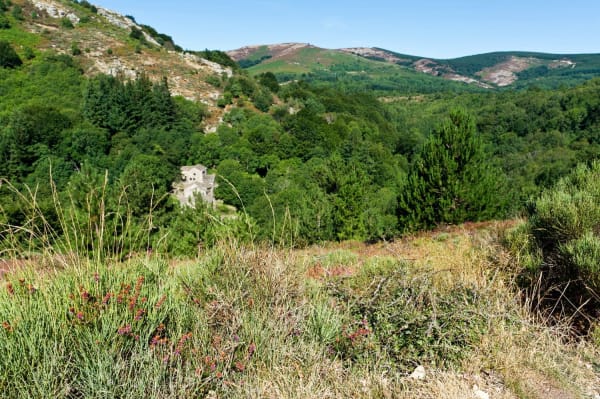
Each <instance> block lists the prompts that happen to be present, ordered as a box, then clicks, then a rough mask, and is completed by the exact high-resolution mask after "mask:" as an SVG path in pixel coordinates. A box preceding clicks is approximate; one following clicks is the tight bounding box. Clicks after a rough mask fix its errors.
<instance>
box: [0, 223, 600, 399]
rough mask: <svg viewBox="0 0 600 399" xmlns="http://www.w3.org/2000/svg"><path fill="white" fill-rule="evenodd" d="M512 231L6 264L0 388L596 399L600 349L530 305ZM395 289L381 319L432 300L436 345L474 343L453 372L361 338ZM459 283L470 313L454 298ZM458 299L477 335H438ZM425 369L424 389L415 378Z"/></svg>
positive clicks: (15, 392)
mask: <svg viewBox="0 0 600 399" xmlns="http://www.w3.org/2000/svg"><path fill="white" fill-rule="evenodd" d="M504 228H505V225H504V224H497V225H494V224H488V225H480V226H462V227H458V228H455V229H452V230H447V231H438V232H434V233H427V234H421V235H418V236H415V237H411V238H406V239H403V240H399V241H397V242H395V243H382V244H378V245H374V246H366V245H364V244H359V243H351V242H350V243H342V244H335V245H331V246H324V247H313V248H308V249H306V250H302V251H287V250H273V249H266V248H257V247H241V246H238V245H236V244H235V241H234V240H231V241H229V242H227V243H225V242H224V243H222V244H221V245H220V246H218V247H217V248H215V249H214V250H211V251H208V252H206V253H204V254H203V255H202V256H201V257H200V258H199V259H195V260H186V261H182V260H178V261H172V260H171V261H170V260H168V259H163V258H161V257H160V255H156V254H154V255H148V256H142V257H139V258H136V259H133V260H131V261H128V262H126V263H114V262H108V263H106V262H104V263H95V262H88V261H85V260H83V259H82V258H81V257H77V256H71V257H64V256H58V255H57V254H51V253H49V254H47V255H46V256H41V257H38V258H36V259H31V260H29V261H21V262H16V261H15V262H11V263H4V264H2V267H4V269H11V268H16V269H17V270H16V271H9V272H8V273H7V274H6V275H5V276H4V281H3V282H1V283H0V285H1V290H0V323H2V327H0V353H1V354H2V356H0V370H1V371H0V390H1V391H2V392H5V393H6V394H7V395H8V396H9V397H33V398H36V397H40V398H41V397H66V396H68V395H76V396H78V395H82V396H85V397H99V396H105V397H106V396H110V397H117V396H127V397H140V398H141V397H164V398H167V397H173V398H175V397H178V398H185V397H198V396H204V395H208V396H209V397H235V398H237V397H240V398H242V397H281V398H314V397H347V398H350V397H352V398H357V397H365V398H367V397H396V398H415V397H419V398H467V397H474V391H473V385H477V386H478V388H479V389H481V390H483V391H485V392H488V393H489V394H490V395H491V396H492V397H494V398H515V397H521V398H583V397H586V395H591V394H592V393H593V392H592V390H593V389H594V387H597V386H598V383H599V382H600V380H599V376H600V374H599V373H598V367H600V365H599V364H598V363H597V359H598V355H599V353H598V349H597V348H595V347H593V346H592V345H590V344H585V343H582V344H563V343H561V340H562V339H563V338H564V335H563V334H562V332H561V329H560V328H558V327H555V328H552V329H550V328H547V327H544V326H542V325H541V324H538V323H537V322H536V321H535V320H534V318H532V316H530V315H529V314H528V312H527V311H526V310H525V309H524V308H523V307H522V305H521V304H520V300H519V293H518V292H517V290H515V288H514V284H513V274H514V272H515V271H516V269H515V266H514V261H515V260H514V259H512V258H511V257H510V256H509V255H508V254H507V253H506V252H505V251H504V250H503V249H502V248H501V247H500V246H499V245H498V238H497V237H498V233H499V231H502V230H503V229H504ZM385 276H388V277H393V280H390V279H387V278H385ZM389 284H391V285H393V284H401V285H403V284H408V285H406V288H405V289H403V290H402V291H401V292H408V293H410V295H409V294H407V295H408V296H401V297H400V298H396V302H395V305H392V306H391V307H390V306H388V305H386V306H385V307H384V309H392V310H394V309H396V310H397V312H399V313H398V314H401V315H406V316H408V315H410V314H411V310H412V309H411V308H412V307H413V306H417V305H416V304H419V303H420V304H421V305H423V304H428V303H429V305H431V304H430V302H429V301H428V300H426V301H424V302H423V298H430V299H434V298H435V300H434V304H433V306H434V307H433V310H434V312H433V319H431V318H427V319H426V320H425V322H426V323H432V324H431V326H432V328H433V331H434V334H437V335H435V336H437V337H439V339H440V340H442V341H440V342H445V343H450V344H452V342H450V341H446V340H445V339H446V338H445V337H448V336H451V335H452V334H453V333H455V332H458V334H459V335H460V336H463V335H469V334H472V333H473V334H475V336H476V337H477V339H475V340H473V341H472V343H471V344H470V345H468V346H463V347H458V348H454V349H459V350H460V356H459V357H458V358H457V359H458V360H457V361H456V362H454V363H453V365H451V366H442V365H441V363H440V365H439V366H437V367H436V366H435V365H434V364H433V363H431V362H427V361H424V359H427V356H428V355H427V353H423V354H422V355H420V356H421V361H420V360H419V359H420V357H419V356H416V357H412V358H410V359H412V360H413V361H414V363H408V366H402V367H400V366H399V364H400V363H402V362H400V363H398V362H397V361H396V360H394V358H393V357H392V356H390V352H389V350H391V348H386V347H385V346H384V345H381V344H379V343H378V341H377V339H376V338H377V337H376V334H377V331H384V330H378V328H379V326H376V325H367V328H366V332H364V331H363V332H360V331H361V330H357V329H356V328H357V327H356V326H357V324H356V323H357V322H358V321H357V320H356V314H354V313H352V311H351V309H352V308H353V304H356V303H363V304H368V303H373V301H374V300H378V298H384V299H385V298H386V297H385V295H387V292H388V291H387V289H386V287H387V286H388V285H389ZM465 287H466V288H467V289H468V292H471V293H474V295H475V298H477V301H476V302H475V303H470V302H468V301H466V302H464V301H462V300H460V297H456V295H455V293H456V292H463V290H464V289H465ZM465 292H466V291H465ZM340 293H343V294H344V295H341V294H340ZM111 295H112V296H111ZM344 298H347V299H352V300H351V301H348V300H344ZM449 298H454V299H452V300H453V301H454V300H455V299H457V298H458V301H456V302H455V303H454V305H453V306H454V308H453V309H454V310H453V313H452V314H451V315H450V316H452V317H454V315H455V314H456V313H458V314H459V315H462V316H466V317H467V319H466V320H471V319H472V320H473V322H474V323H473V324H470V323H467V324H466V325H462V326H459V325H454V324H442V325H436V323H442V322H443V321H444V320H455V319H454V318H451V319H447V318H446V317H447V316H448V314H445V313H444V312H445V311H444V308H443V304H444V303H446V301H447V300H448V299H449ZM465 298H466V297H465ZM390 299H391V298H390ZM398 299H408V300H409V302H398ZM403 303H404V304H405V305H402V304H403ZM411 303H412V304H413V305H410V304H411ZM435 303H437V305H435ZM390 305H391V303H390ZM429 305H428V306H429ZM404 306H407V307H404ZM436 306H437V307H436ZM427 309H429V310H431V308H430V307H427ZM427 309H425V310H427ZM429 315H430V316H429V317H431V314H429ZM365 317H368V315H365ZM407 320H408V319H407ZM410 320H412V321H411V322H410V323H415V322H418V320H417V319H410ZM436 320H438V321H436ZM477 320H479V321H483V324H481V323H479V322H477V323H476V321H477ZM362 323H364V322H359V325H361V326H362V325H363V324H362ZM411 325H412V326H417V325H418V323H417V324H411ZM425 325H427V324H425ZM415 328H416V327H415ZM411 329H412V327H411ZM411 329H409V330H411ZM438 329H439V330H438ZM453 329H459V330H457V331H455V330H453ZM413 331H414V333H415V334H417V336H415V339H417V338H418V337H419V336H418V334H419V333H418V330H413ZM438 332H441V333H442V334H438ZM426 337H427V335H423V336H421V338H423V339H426ZM415 344H416V341H415ZM446 349H447V348H446ZM450 349H453V348H450ZM429 350H431V351H432V352H434V353H437V352H439V351H443V350H445V349H444V348H440V347H438V346H437V345H435V344H433V343H432V344H431V345H430V346H429ZM406 353H407V354H408V355H411V354H412V355H411V356H414V352H411V351H408V352H406ZM408 355H407V356H408ZM419 363H422V364H423V365H424V366H425V367H426V370H427V377H426V378H425V380H423V381H415V380H412V379H410V378H407V375H408V373H410V371H412V368H413V367H414V366H415V365H416V364H419ZM65 366H66V367H65ZM594 370H596V371H594Z"/></svg>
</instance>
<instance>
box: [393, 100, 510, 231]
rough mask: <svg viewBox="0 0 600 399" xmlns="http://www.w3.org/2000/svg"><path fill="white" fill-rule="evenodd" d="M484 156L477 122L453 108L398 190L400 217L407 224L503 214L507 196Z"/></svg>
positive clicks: (422, 225) (427, 225)
mask: <svg viewBox="0 0 600 399" xmlns="http://www.w3.org/2000/svg"><path fill="white" fill-rule="evenodd" d="M500 182H501V179H499V178H496V177H495V176H494V174H493V172H492V170H491V168H490V167H489V166H488V163H487V161H486V159H485V158H484V152H483V148H482V145H481V143H480V141H479V138H478V137H477V134H476V131H475V123H474V121H473V118H471V117H470V116H469V115H468V114H467V113H466V112H464V111H461V110H458V111H456V110H455V111H452V112H451V113H450V117H449V118H448V119H447V120H446V121H444V123H442V124H441V125H440V126H439V127H438V128H436V129H435V130H434V131H433V133H432V134H431V136H430V137H429V139H428V140H427V142H426V143H425V144H424V146H423V147H422V149H421V152H420V154H419V155H418V156H417V157H416V160H415V161H414V163H413V165H412V167H411V170H410V172H409V176H408V182H407V185H406V186H405V187H404V191H403V192H401V194H400V196H399V207H398V209H399V215H398V216H399V219H400V222H401V227H402V228H403V229H404V230H405V231H406V230H409V231H410V230H416V229H420V228H432V227H435V226H436V225H438V224H444V223H449V224H456V223H461V222H464V221H467V220H471V221H476V220H482V219H487V218H491V217H494V216H497V215H499V214H500V211H501V210H502V209H503V208H504V204H505V201H504V200H503V198H502V196H503V193H502V191H501V190H500Z"/></svg>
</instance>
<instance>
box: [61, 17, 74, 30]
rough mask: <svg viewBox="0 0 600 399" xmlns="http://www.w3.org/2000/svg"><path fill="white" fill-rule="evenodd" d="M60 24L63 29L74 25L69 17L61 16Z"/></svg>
mask: <svg viewBox="0 0 600 399" xmlns="http://www.w3.org/2000/svg"><path fill="white" fill-rule="evenodd" d="M60 26H62V27H63V28H65V29H73V28H75V26H74V25H73V22H71V20H70V19H69V18H61V20H60Z"/></svg>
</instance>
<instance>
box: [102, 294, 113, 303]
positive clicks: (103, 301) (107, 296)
mask: <svg viewBox="0 0 600 399" xmlns="http://www.w3.org/2000/svg"><path fill="white" fill-rule="evenodd" d="M112 296H113V294H112V293H110V292H107V293H106V295H104V298H102V304H103V305H108V302H109V301H110V298H112Z"/></svg>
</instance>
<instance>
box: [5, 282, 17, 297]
mask: <svg viewBox="0 0 600 399" xmlns="http://www.w3.org/2000/svg"><path fill="white" fill-rule="evenodd" d="M6 291H8V295H11V296H12V295H14V294H15V289H14V288H13V285H12V284H11V283H8V284H7V285H6Z"/></svg>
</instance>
